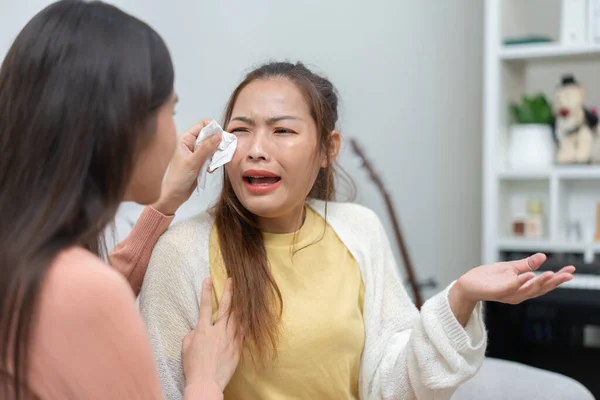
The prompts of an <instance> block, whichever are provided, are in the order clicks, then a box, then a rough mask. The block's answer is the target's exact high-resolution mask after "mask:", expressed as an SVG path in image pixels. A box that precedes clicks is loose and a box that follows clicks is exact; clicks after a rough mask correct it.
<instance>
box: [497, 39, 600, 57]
mask: <svg viewBox="0 0 600 400" xmlns="http://www.w3.org/2000/svg"><path fill="white" fill-rule="evenodd" d="M590 56H597V57H600V45H599V44H582V45H569V46H565V45H562V44H560V43H537V44H530V45H528V44H524V45H511V46H502V47H501V48H500V59H502V60H521V61H527V60H552V59H560V58H570V59H572V58H586V57H588V58H589V57H590Z"/></svg>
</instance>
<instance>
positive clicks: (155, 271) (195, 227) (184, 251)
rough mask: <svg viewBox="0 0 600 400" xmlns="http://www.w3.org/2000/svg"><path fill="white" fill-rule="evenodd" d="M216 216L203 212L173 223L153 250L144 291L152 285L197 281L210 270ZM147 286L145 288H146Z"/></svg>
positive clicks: (143, 286) (175, 284)
mask: <svg viewBox="0 0 600 400" xmlns="http://www.w3.org/2000/svg"><path fill="white" fill-rule="evenodd" d="M213 225H214V218H213V217H212V216H211V215H210V214H209V213H208V212H203V213H202V214H199V215H197V216H195V217H192V218H189V219H186V220H182V221H180V222H177V223H175V224H173V225H172V226H171V227H170V228H169V229H167V231H166V232H165V233H164V234H163V235H162V236H161V237H160V238H159V240H158V242H157V243H156V245H155V246H154V249H153V250H152V255H151V257H150V261H149V263H148V269H147V271H146V277H145V278H144V283H143V285H142V291H145V290H147V289H148V288H149V287H150V286H151V283H153V285H154V284H155V285H159V286H165V285H167V284H171V285H174V286H178V285H180V284H181V283H182V282H190V284H192V283H193V284H195V283H196V282H198V281H201V280H202V279H203V278H204V276H205V275H206V274H207V271H208V268H209V266H208V246H209V240H210V232H211V228H212V226H213ZM144 288H145V289H144Z"/></svg>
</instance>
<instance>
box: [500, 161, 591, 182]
mask: <svg viewBox="0 0 600 400" xmlns="http://www.w3.org/2000/svg"><path fill="white" fill-rule="evenodd" d="M552 177H556V178H558V179H561V180H596V179H598V180H600V166H596V165H572V166H571V165H569V166H555V167H552V168H549V169H538V170H535V169H532V170H518V169H514V170H513V169H504V170H500V171H499V172H498V178H499V179H501V180H539V179H550V178H552Z"/></svg>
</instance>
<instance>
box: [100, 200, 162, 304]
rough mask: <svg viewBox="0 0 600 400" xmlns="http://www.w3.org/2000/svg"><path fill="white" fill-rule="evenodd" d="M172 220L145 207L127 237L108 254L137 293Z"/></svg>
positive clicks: (149, 207)
mask: <svg viewBox="0 0 600 400" xmlns="http://www.w3.org/2000/svg"><path fill="white" fill-rule="evenodd" d="M172 220H173V216H168V215H165V214H163V213H162V212H160V211H158V210H156V209H155V208H154V207H151V206H148V207H146V208H144V211H142V214H141V215H140V217H139V218H138V220H137V222H136V224H135V225H134V226H133V229H132V231H131V232H130V233H129V235H128V236H127V238H125V240H123V241H121V242H120V243H119V244H118V245H117V246H116V247H115V249H114V250H113V251H112V252H111V253H110V254H109V255H108V261H109V263H110V265H112V266H113V267H114V268H115V269H116V270H117V271H119V272H120V273H121V274H122V275H123V276H125V278H126V279H127V281H128V282H129V285H130V286H131V288H132V290H133V291H134V293H135V294H136V295H137V294H138V293H139V291H140V289H141V287H142V283H143V281H144V275H145V273H146V269H147V267H148V262H149V260H150V257H151V255H152V250H153V248H154V246H155V245H156V242H157V241H158V239H159V238H160V236H161V235H162V234H163V233H164V232H165V231H166V230H167V228H168V227H169V225H170V224H171V221H172Z"/></svg>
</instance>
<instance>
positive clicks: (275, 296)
mask: <svg viewBox="0 0 600 400" xmlns="http://www.w3.org/2000/svg"><path fill="white" fill-rule="evenodd" d="M259 79H287V80H289V81H290V82H292V83H294V84H295V85H296V86H297V87H298V88H299V89H300V90H301V92H302V94H303V95H304V98H305V100H306V103H307V104H308V107H309V111H310V114H311V116H312V118H313V120H314V121H315V124H316V127H317V135H318V141H319V151H321V152H324V154H327V160H328V163H327V167H325V168H321V169H320V170H319V173H318V175H317V178H316V180H315V182H314V184H313V186H312V188H311V190H310V192H309V195H308V197H309V198H313V199H319V200H325V201H330V200H334V196H335V180H334V169H335V168H338V167H336V165H335V162H332V161H333V160H331V159H330V151H329V150H330V147H331V138H332V135H331V132H332V131H333V130H334V129H335V127H336V123H337V120H338V94H337V90H336V89H335V87H334V86H333V84H332V83H331V82H330V81H329V80H327V79H326V78H325V77H323V76H320V75H317V74H316V73H314V72H312V71H310V70H309V69H308V68H306V67H305V66H304V65H303V64H302V63H296V64H292V63H288V62H272V63H268V64H265V65H263V66H261V67H259V68H257V69H255V70H253V71H252V72H250V73H249V74H248V75H247V76H246V78H245V79H244V80H243V81H242V83H240V84H239V86H238V87H237V88H236V89H235V91H234V92H233V94H232V95H231V97H230V99H229V102H228V104H227V107H226V109H225V118H224V125H223V126H227V125H228V124H229V121H230V119H231V114H232V112H233V108H234V106H235V103H236V101H237V98H238V96H239V94H240V93H241V91H242V90H243V89H244V88H245V87H246V86H248V84H250V83H251V82H253V81H255V80H259ZM212 212H213V214H214V215H215V223H216V226H217V230H218V234H219V246H220V249H221V253H222V256H223V261H224V263H225V268H226V270H227V274H228V275H229V277H231V279H232V281H233V282H232V283H233V286H234V287H235V292H236V295H235V296H234V298H233V300H232V304H231V310H230V311H231V312H232V313H235V314H236V317H237V318H238V319H239V324H238V326H239V333H240V334H243V335H244V336H245V338H246V343H247V344H248V345H249V346H250V348H251V355H252V358H253V359H255V360H260V361H263V362H265V361H268V360H269V359H272V358H274V357H276V355H277V342H278V337H279V323H280V319H281V313H282V311H283V299H282V297H281V292H280V291H279V288H278V287H277V284H276V282H275V280H274V279H273V275H272V274H271V271H270V267H269V262H268V260H267V253H266V250H265V245H264V242H263V237H262V233H261V231H260V229H259V228H258V226H257V225H256V223H255V221H254V216H253V215H252V214H251V213H250V212H249V211H248V210H247V209H245V208H244V206H243V205H242V204H241V203H240V201H239V199H238V198H237V196H236V195H235V192H234V190H233V187H232V185H231V182H230V181H229V179H228V177H227V174H226V173H225V174H224V181H223V189H222V191H221V195H220V198H219V200H218V202H217V204H216V205H215V207H214V208H213V209H212Z"/></svg>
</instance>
